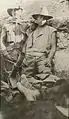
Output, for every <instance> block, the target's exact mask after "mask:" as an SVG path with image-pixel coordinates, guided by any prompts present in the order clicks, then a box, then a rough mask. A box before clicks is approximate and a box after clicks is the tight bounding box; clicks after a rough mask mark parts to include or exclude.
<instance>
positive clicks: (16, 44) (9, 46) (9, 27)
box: [1, 8, 27, 88]
mask: <svg viewBox="0 0 69 119" xmlns="http://www.w3.org/2000/svg"><path fill="white" fill-rule="evenodd" d="M19 9H20V8H14V9H8V10H7V12H8V14H9V15H10V17H11V18H10V19H9V20H7V22H6V23H5V24H4V26H3V28H2V33H1V49H2V53H3V56H4V57H5V58H4V59H6V58H7V59H8V60H7V61H5V64H7V63H8V61H9V62H10V64H11V63H12V66H13V65H14V64H15V66H14V67H13V69H12V72H11V76H10V83H11V85H12V88H15V87H16V85H15V84H16V80H15V79H16V74H17V72H19V73H20V71H21V64H22V61H23V57H24V55H25V51H24V53H23V51H22V47H23V46H22V44H23V42H24V41H23V40H25V39H26V37H27V35H26V34H25V33H24V32H23V29H22V24H21V22H22V21H20V19H18V20H17V19H16V11H18V10H19ZM24 30H26V29H24ZM24 50H25V49H24ZM9 67H10V65H9ZM9 67H8V69H9Z"/></svg>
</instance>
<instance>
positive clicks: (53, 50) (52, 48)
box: [48, 32, 57, 64]
mask: <svg viewBox="0 0 69 119" xmlns="http://www.w3.org/2000/svg"><path fill="white" fill-rule="evenodd" d="M51 41H52V42H51V50H50V53H49V56H48V61H49V64H51V62H52V59H53V57H54V55H55V52H56V47H57V40H56V32H53V33H52V39H51Z"/></svg>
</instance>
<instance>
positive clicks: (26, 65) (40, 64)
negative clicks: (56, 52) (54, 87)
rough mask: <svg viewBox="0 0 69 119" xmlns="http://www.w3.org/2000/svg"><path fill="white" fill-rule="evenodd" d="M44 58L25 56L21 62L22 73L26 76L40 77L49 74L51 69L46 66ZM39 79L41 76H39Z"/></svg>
mask: <svg viewBox="0 0 69 119" xmlns="http://www.w3.org/2000/svg"><path fill="white" fill-rule="evenodd" d="M46 59H47V58H46V56H44V55H43V56H41V57H36V56H27V57H25V59H24V61H23V73H24V74H26V76H33V77H36V76H38V77H39V76H40V75H42V74H45V76H46V75H47V74H48V75H50V74H51V67H49V66H48V65H47V64H46ZM40 77H41V76H40Z"/></svg>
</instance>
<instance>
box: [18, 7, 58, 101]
mask: <svg viewBox="0 0 69 119" xmlns="http://www.w3.org/2000/svg"><path fill="white" fill-rule="evenodd" d="M32 17H33V18H34V19H35V21H36V23H37V27H36V29H35V30H34V31H33V32H32V33H31V34H30V35H29V37H28V40H27V42H26V55H25V59H24V60H23V63H24V72H23V73H24V74H25V75H26V77H27V79H28V81H29V82H30V81H31V80H32V79H35V81H36V82H37V79H38V80H39V81H42V82H43V83H46V82H55V80H57V79H58V78H57V77H56V76H54V75H52V59H53V58H54V55H55V52H56V29H54V28H52V27H50V26H48V25H47V24H46V21H47V20H49V19H51V18H53V17H52V16H51V15H49V14H48V10H47V9H46V7H43V8H42V9H41V11H40V13H36V14H33V15H32ZM32 77H33V78H32ZM32 83H33V81H32ZM17 85H18V88H19V89H20V91H21V92H23V93H24V94H25V96H27V95H28V94H27V95H26V92H28V89H27V88H28V86H26V82H23V81H22V84H21V83H20V82H19V83H18V84H17ZM24 86H26V87H25V88H26V89H25V92H24V88H23V87H24ZM21 87H22V89H21ZM22 90H23V91H22ZM29 93H30V91H29ZM31 95H34V91H33V92H32V93H31ZM27 99H28V97H27Z"/></svg>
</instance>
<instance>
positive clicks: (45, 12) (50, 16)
mask: <svg viewBox="0 0 69 119" xmlns="http://www.w3.org/2000/svg"><path fill="white" fill-rule="evenodd" d="M39 15H41V16H44V19H45V20H48V19H51V18H53V17H52V15H49V13H48V10H47V8H46V7H43V8H41V9H40V11H39V13H35V14H33V15H32V17H33V18H34V19H37V17H38V16H39Z"/></svg>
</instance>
